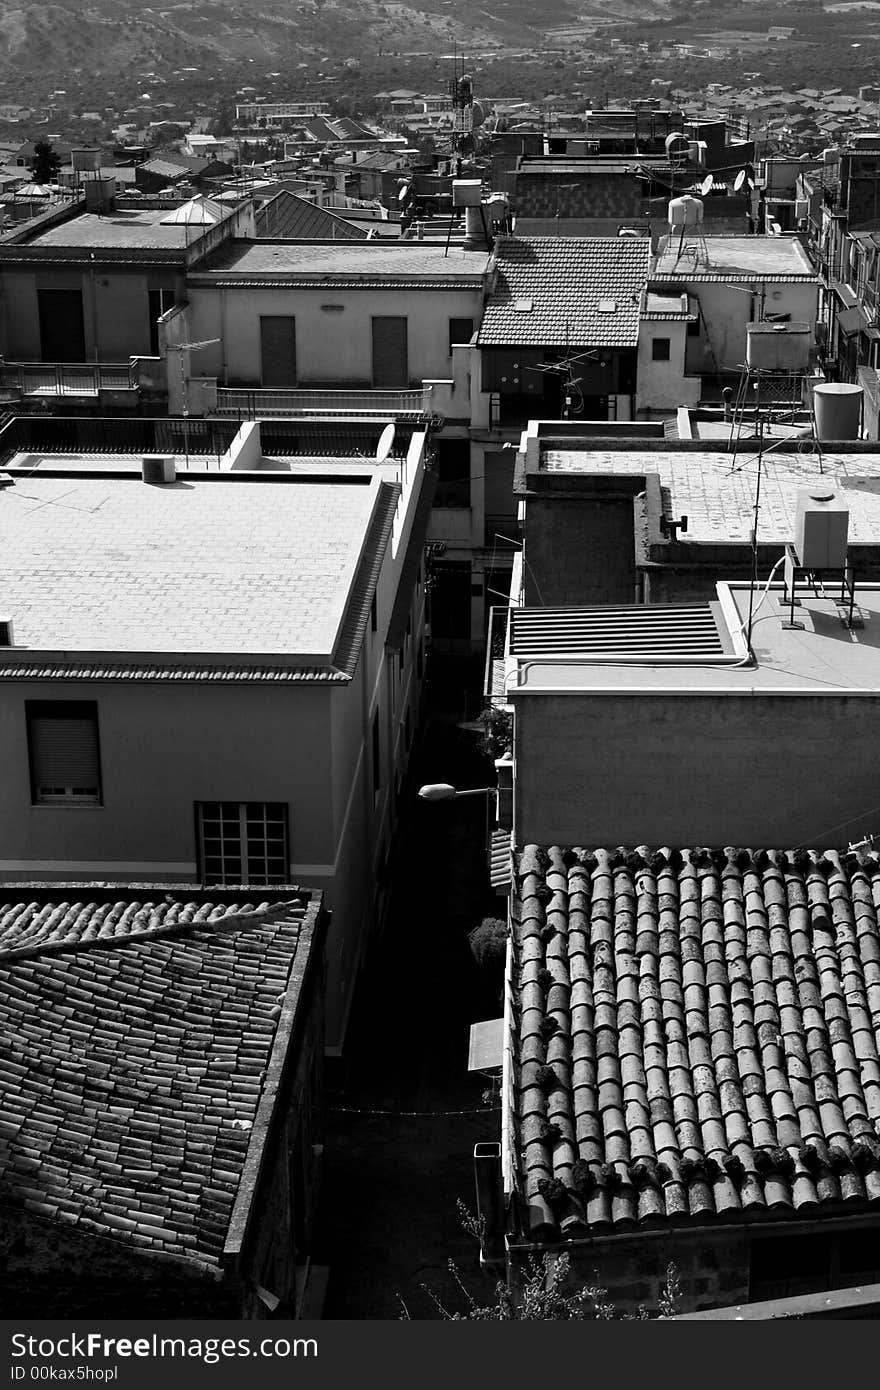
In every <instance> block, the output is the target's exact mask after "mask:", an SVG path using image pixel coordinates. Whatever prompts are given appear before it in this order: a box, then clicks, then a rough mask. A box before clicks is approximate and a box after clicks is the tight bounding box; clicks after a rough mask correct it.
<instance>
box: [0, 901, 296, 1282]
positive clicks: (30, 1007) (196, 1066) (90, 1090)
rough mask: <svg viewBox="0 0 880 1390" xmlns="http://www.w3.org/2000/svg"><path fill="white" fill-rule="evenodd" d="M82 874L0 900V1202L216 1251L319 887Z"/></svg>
mask: <svg viewBox="0 0 880 1390" xmlns="http://www.w3.org/2000/svg"><path fill="white" fill-rule="evenodd" d="M65 890H66V891H67V893H68V900H67V901H61V900H60V897H61V894H62V893H63V892H64V891H65ZM71 890H73V891H71ZM79 890H80V895H81V896H80V900H79V901H73V898H74V894H75V891H76V886H75V885H73V886H72V885H64V886H63V887H62V888H61V889H60V891H59V895H58V897H57V898H47V895H46V891H45V889H43V890H42V891H40V890H39V889H36V888H33V887H32V886H30V885H25V886H24V887H22V886H20V885H19V886H18V891H17V893H16V894H15V895H14V896H16V897H19V898H20V901H14V896H12V895H10V892H9V889H7V890H6V896H5V898H4V900H3V901H2V902H0V1031H2V1035H3V1038H4V1044H3V1048H2V1055H0V1135H2V1144H0V1205H9V1206H14V1207H17V1208H24V1209H25V1210H26V1211H28V1212H31V1213H33V1214H34V1215H36V1216H38V1217H44V1218H49V1219H53V1220H57V1221H60V1222H65V1223H68V1224H70V1225H73V1226H75V1227H77V1228H78V1229H80V1230H83V1231H87V1232H89V1233H90V1234H92V1235H97V1236H101V1237H106V1238H109V1239H112V1240H116V1241H122V1242H125V1243H127V1244H130V1245H134V1246H136V1247H138V1248H139V1249H142V1250H143V1251H145V1252H146V1251H149V1252H152V1253H158V1252H161V1253H164V1254H166V1255H172V1256H178V1257H183V1258H186V1259H191V1260H196V1261H198V1262H199V1263H200V1264H202V1265H208V1266H211V1265H217V1264H218V1262H219V1261H220V1257H221V1255H222V1252H223V1248H224V1243H225V1241H226V1238H227V1232H228V1228H229V1224H230V1218H231V1216H232V1212H233V1208H234V1206H235V1204H236V1200H237V1199H238V1200H239V1202H241V1201H243V1200H245V1198H246V1193H244V1190H243V1192H242V1194H241V1195H240V1194H239V1184H240V1181H241V1178H242V1174H243V1171H244V1170H245V1166H246V1164H250V1163H252V1162H254V1161H255V1158H258V1156H259V1153H258V1151H259V1148H260V1144H261V1143H262V1139H261V1138H260V1137H259V1136H260V1134H261V1133H262V1129H263V1127H262V1126H261V1125H259V1124H257V1125H256V1126H255V1120H256V1118H257V1113H258V1109H260V1108H261V1107H262V1108H263V1109H264V1108H265V1104H266V1101H267V1096H268V1099H269V1100H270V1101H271V1100H272V1097H271V1096H269V1095H268V1091H271V1089H272V1087H271V1086H269V1087H268V1091H267V1090H265V1089H264V1088H265V1087H267V1085H268V1083H267V1080H266V1077H267V1068H268V1067H269V1064H270V1058H273V1054H274V1052H275V1050H276V1049H277V1048H279V1047H286V1046H287V1043H288V1039H289V1025H288V1022H287V1020H288V1018H289V1016H290V1011H291V1009H292V1008H293V1007H294V1006H295V1002H296V998H297V996H298V991H299V981H300V980H301V978H302V973H303V969H304V958H307V956H308V951H309V948H310V944H311V939H312V932H313V929H314V923H315V920H316V917H317V913H318V911H319V902H320V899H319V898H318V897H317V895H314V896H310V895H308V894H303V893H300V891H299V890H298V889H295V888H294V889H290V890H285V893H282V892H278V891H275V890H271V892H269V893H267V894H266V896H267V897H269V898H272V899H273V900H272V901H263V902H261V901H260V899H259V896H258V895H253V890H250V892H251V895H252V896H251V899H250V901H246V900H245V899H244V898H243V899H242V901H241V902H239V903H235V902H227V903H225V904H221V903H219V902H218V901H217V900H216V898H214V899H208V898H204V897H202V896H199V895H198V894H196V893H193V895H192V897H191V898H190V900H188V901H181V902H178V903H173V904H171V903H168V902H165V901H164V900H159V901H151V900H145V899H141V898H138V899H130V898H124V899H120V901H118V902H114V901H113V900H112V899H113V893H112V891H108V890H106V889H103V890H101V889H98V888H97V886H96V885H79ZM184 891H185V890H184ZM247 891H248V890H242V892H243V894H244V893H246V892H247ZM90 895H91V896H93V897H94V898H95V899H96V900H95V901H91V902H90V901H87V900H86V899H87V898H88V897H89V896H90ZM222 896H225V897H230V896H232V895H230V894H223V895H222ZM285 896H286V897H287V901H284V898H285ZM252 1131H253V1140H252Z"/></svg>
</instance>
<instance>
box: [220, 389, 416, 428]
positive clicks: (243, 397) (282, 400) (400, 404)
mask: <svg viewBox="0 0 880 1390" xmlns="http://www.w3.org/2000/svg"><path fill="white" fill-rule="evenodd" d="M430 409H431V407H430V391H425V390H422V389H421V388H420V389H418V390H412V391H386V390H370V389H366V390H361V391H350V390H346V389H340V390H335V389H333V388H329V387H328V388H327V389H325V390H315V391H309V390H305V389H302V390H301V389H299V388H293V387H291V388H289V389H287V388H280V387H279V388H277V389H276V388H271V387H255V388H250V387H240V386H218V388H217V413H218V415H234V416H237V417H238V419H240V420H254V419H258V418H260V417H264V416H272V415H287V416H290V415H312V416H314V415H330V416H333V415H361V416H363V415H376V416H380V417H382V418H384V419H388V418H389V417H396V418H398V419H400V418H406V417H411V418H415V417H420V416H423V415H426V414H428V413H430Z"/></svg>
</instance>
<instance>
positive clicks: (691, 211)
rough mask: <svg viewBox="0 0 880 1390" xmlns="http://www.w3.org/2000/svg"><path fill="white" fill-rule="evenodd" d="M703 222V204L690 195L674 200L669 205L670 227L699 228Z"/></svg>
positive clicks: (685, 194)
mask: <svg viewBox="0 0 880 1390" xmlns="http://www.w3.org/2000/svg"><path fill="white" fill-rule="evenodd" d="M702 220H703V203H702V200H701V199H700V198H693V197H692V196H691V194H690V193H683V194H682V196H681V197H680V198H672V199H670V203H669V225H670V227H697V226H699V224H700V223H701V222H702Z"/></svg>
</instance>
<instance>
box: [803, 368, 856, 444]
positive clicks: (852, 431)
mask: <svg viewBox="0 0 880 1390" xmlns="http://www.w3.org/2000/svg"><path fill="white" fill-rule="evenodd" d="M862 394H863V393H862V388H861V386H855V385H853V384H852V383H851V382H848V381H823V382H821V383H820V385H818V386H815V387H814V388H813V411H814V414H815V416H816V434H817V436H818V438H819V439H858V437H859V427H860V425H861V420H862Z"/></svg>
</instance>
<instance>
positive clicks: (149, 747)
mask: <svg viewBox="0 0 880 1390" xmlns="http://www.w3.org/2000/svg"><path fill="white" fill-rule="evenodd" d="M45 699H58V700H95V701H96V702H97V706H98V724H99V738H100V753H101V775H102V783H103V805H102V806H90V805H82V806H75V805H54V806H33V805H31V792H30V777H29V767H28V749H27V729H26V721H25V701H26V700H45ZM329 745H330V717H329V708H328V703H327V700H326V696H325V693H324V692H322V691H320V690H306V689H296V688H295V687H294V688H292V689H291V687H287V689H286V690H273V689H271V688H267V687H263V686H239V687H232V686H227V687H222V686H210V685H193V686H169V685H141V684H136V683H134V682H131V683H123V682H119V683H111V682H107V683H100V684H98V683H92V684H89V683H86V682H70V683H67V682H63V683H62V682H59V683H58V684H53V685H51V686H47V685H46V684H45V683H37V682H21V683H19V682H15V683H12V682H4V684H3V686H2V689H0V765H2V767H3V768H4V794H3V796H2V797H0V843H2V845H3V852H2V858H0V877H3V878H7V879H9V878H22V877H46V878H61V879H63V878H79V877H82V878H85V879H88V878H107V879H110V880H112V879H120V880H122V881H132V880H137V879H138V878H143V879H146V880H149V879H153V878H157V877H158V878H168V879H184V880H185V879H193V880H194V879H195V878H196V873H197V866H196V845H195V812H194V803H195V802H197V801H213V800H224V801H283V802H287V803H288V804H289V807H290V812H289V814H290V839H291V873H292V874H293V876H294V877H296V865H297V864H305V863H315V862H321V863H324V862H327V861H330V862H332V860H333V857H334V845H333V818H332V810H331V807H332V795H331V782H330V776H331V764H330V755H329Z"/></svg>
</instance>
